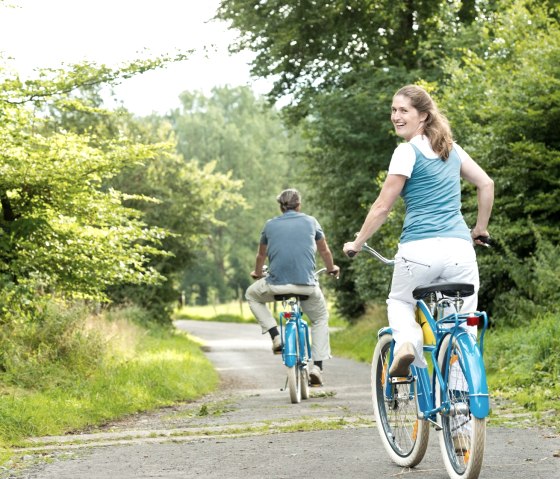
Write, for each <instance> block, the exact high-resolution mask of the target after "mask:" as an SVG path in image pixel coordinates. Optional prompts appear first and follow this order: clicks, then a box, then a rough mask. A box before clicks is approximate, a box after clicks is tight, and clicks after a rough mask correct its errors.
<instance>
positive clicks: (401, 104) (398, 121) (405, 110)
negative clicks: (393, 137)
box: [391, 95, 428, 141]
mask: <svg viewBox="0 0 560 479" xmlns="http://www.w3.org/2000/svg"><path fill="white" fill-rule="evenodd" d="M427 116H428V114H427V113H420V112H419V111H418V110H417V109H416V108H414V107H413V106H412V104H411V101H410V98H408V97H406V96H403V95H396V96H395V97H394V98H393V105H392V106H391V121H392V122H393V125H394V126H395V132H396V133H397V135H399V136H400V137H402V138H404V139H405V140H406V141H410V140H411V139H412V138H413V137H415V136H416V135H421V134H422V133H423V131H424V120H425V119H426V117H427Z"/></svg>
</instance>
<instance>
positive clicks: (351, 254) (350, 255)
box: [346, 251, 357, 258]
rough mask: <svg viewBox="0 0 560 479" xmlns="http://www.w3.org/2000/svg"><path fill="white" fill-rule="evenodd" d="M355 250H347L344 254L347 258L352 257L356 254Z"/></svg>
mask: <svg viewBox="0 0 560 479" xmlns="http://www.w3.org/2000/svg"><path fill="white" fill-rule="evenodd" d="M356 254H357V251H348V252H347V253H346V256H348V257H349V258H353V257H354V256H356Z"/></svg>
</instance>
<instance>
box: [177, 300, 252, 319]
mask: <svg viewBox="0 0 560 479" xmlns="http://www.w3.org/2000/svg"><path fill="white" fill-rule="evenodd" d="M174 316H175V319H196V320H200V321H221V322H230V323H245V322H247V323H248V322H253V321H255V319H254V317H253V314H252V313H251V310H250V309H249V306H248V305H247V303H246V302H242V303H240V302H239V301H231V302H229V303H224V304H217V305H206V306H184V307H182V308H180V309H178V310H177V311H176V312H175V315H174Z"/></svg>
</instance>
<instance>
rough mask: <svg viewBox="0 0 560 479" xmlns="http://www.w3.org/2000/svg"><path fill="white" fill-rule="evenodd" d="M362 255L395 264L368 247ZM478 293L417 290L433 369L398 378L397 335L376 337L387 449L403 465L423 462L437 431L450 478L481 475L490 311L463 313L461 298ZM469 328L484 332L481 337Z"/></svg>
mask: <svg viewBox="0 0 560 479" xmlns="http://www.w3.org/2000/svg"><path fill="white" fill-rule="evenodd" d="M362 251H366V252H368V253H370V254H371V255H373V256H375V257H376V258H377V259H379V260H380V261H382V262H383V263H386V264H394V261H393V260H389V259H387V258H384V257H383V256H382V255H380V254H379V253H378V252H377V251H375V250H374V249H373V248H371V247H369V246H368V245H364V246H363V248H362ZM472 294H474V287H473V285H471V284H464V283H440V284H430V285H426V286H420V287H418V288H416V289H415V290H414V292H413V296H414V299H416V300H417V308H416V311H417V321H418V322H419V323H420V325H421V326H422V330H423V332H424V351H425V353H427V354H428V356H429V358H430V359H431V368H419V367H415V366H414V365H412V366H411V367H410V375H409V376H408V377H391V376H390V375H389V373H388V371H389V369H390V366H391V362H392V360H393V348H394V341H393V337H392V332H391V329H390V328H388V327H385V328H382V329H380V330H379V332H378V334H377V337H378V342H377V345H376V347H375V351H374V353H373V359H372V365H371V388H372V399H373V407H374V413H375V419H376V422H377V425H378V430H379V434H380V436H381V440H382V442H383V445H384V447H385V449H386V451H387V453H388V454H389V456H390V457H391V459H392V460H393V461H394V462H395V463H396V464H398V465H399V466H403V467H414V466H416V465H417V464H419V463H420V461H421V460H422V459H423V457H424V454H425V452H426V448H427V446H428V436H429V431H430V425H433V426H434V427H435V429H436V431H437V432H438V435H439V444H440V449H441V453H442V456H443V460H444V463H445V467H446V470H447V472H448V474H449V477H451V478H454V479H473V478H477V477H478V475H479V473H480V469H481V466H482V459H483V456H484V446H485V441H486V417H487V416H488V414H489V410H490V404H489V394H488V386H487V383H486V372H485V367H484V361H483V357H482V356H483V346H484V333H485V332H486V329H487V327H488V317H487V315H486V313H484V312H474V313H468V314H461V313H459V311H460V309H461V306H462V304H463V301H462V299H461V298H462V297H466V296H470V295H472ZM450 311H451V312H450ZM466 326H478V337H475V335H473V334H472V333H471V332H469V331H468V329H467V328H466ZM429 369H431V371H430V372H429Z"/></svg>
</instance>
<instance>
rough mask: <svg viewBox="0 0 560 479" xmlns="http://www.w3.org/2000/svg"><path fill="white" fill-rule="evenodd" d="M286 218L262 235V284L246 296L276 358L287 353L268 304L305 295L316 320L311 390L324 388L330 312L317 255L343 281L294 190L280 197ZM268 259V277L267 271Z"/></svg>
mask: <svg viewBox="0 0 560 479" xmlns="http://www.w3.org/2000/svg"><path fill="white" fill-rule="evenodd" d="M276 200H277V201H278V203H279V204H280V209H281V211H282V215H280V216H277V217H275V218H272V219H270V220H268V221H267V222H266V224H265V226H264V229H263V231H262V233H261V238H260V242H259V248H258V251H257V256H256V260H255V269H254V271H252V272H251V276H252V277H253V278H255V279H257V281H255V283H253V284H252V285H251V286H249V288H247V291H246V293H245V297H246V298H247V301H248V302H249V307H250V308H251V311H252V312H253V314H254V315H255V318H256V319H257V321H258V322H259V324H260V325H261V328H262V332H263V334H265V333H267V332H268V333H269V334H270V337H271V338H272V351H273V352H274V354H280V353H281V352H282V340H281V338H280V334H279V331H278V325H277V323H276V320H275V319H274V317H273V316H272V313H271V312H270V310H269V308H268V307H267V306H266V303H268V302H271V301H274V295H277V294H286V293H292V294H294V293H295V294H302V295H306V296H308V299H306V300H303V301H301V308H302V311H303V312H304V313H305V314H307V316H308V317H309V320H310V321H311V337H312V340H313V341H312V347H311V356H312V358H313V366H311V368H310V370H309V379H310V383H311V385H314V386H320V385H322V384H323V378H322V370H323V361H324V360H326V359H329V358H330V357H331V350H330V343H329V325H328V320H329V313H328V310H327V304H326V301H325V298H324V296H323V293H322V291H321V288H320V287H319V284H318V282H317V279H316V278H315V276H314V272H315V254H316V252H317V251H318V252H319V254H320V255H321V258H322V259H323V261H324V263H325V266H326V268H327V271H328V273H329V274H332V275H336V276H338V274H339V272H340V268H339V267H338V266H337V265H335V264H334V262H333V257H332V253H331V251H330V249H329V246H328V244H327V240H326V238H325V235H324V233H323V230H322V228H321V226H320V225H319V223H318V221H317V220H316V219H315V218H314V217H313V216H309V215H306V214H304V213H302V212H301V195H300V193H299V192H298V191H297V190H295V189H287V190H284V191H282V192H281V193H280V194H279V195H278V197H277V198H276ZM267 257H268V261H269V265H268V274H267V275H266V276H264V275H263V266H264V264H265V261H266V259H267Z"/></svg>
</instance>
